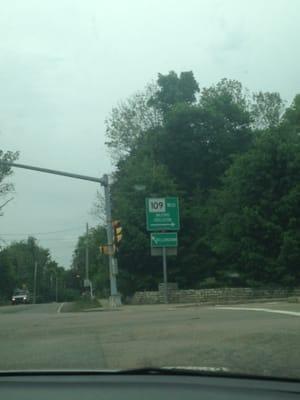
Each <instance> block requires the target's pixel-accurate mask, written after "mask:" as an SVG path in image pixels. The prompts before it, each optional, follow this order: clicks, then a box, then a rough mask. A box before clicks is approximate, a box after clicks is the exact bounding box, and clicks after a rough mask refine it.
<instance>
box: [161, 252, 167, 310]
mask: <svg viewBox="0 0 300 400" xmlns="http://www.w3.org/2000/svg"><path fill="white" fill-rule="evenodd" d="M162 256H163V271H164V298H165V299H164V300H165V303H166V304H167V303H168V273H167V254H166V248H165V247H163V248H162Z"/></svg>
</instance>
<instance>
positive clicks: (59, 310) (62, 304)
mask: <svg viewBox="0 0 300 400" xmlns="http://www.w3.org/2000/svg"><path fill="white" fill-rule="evenodd" d="M64 304H65V303H61V304H60V305H59V306H58V309H57V312H58V313H60V312H61V309H62V308H63V306H64Z"/></svg>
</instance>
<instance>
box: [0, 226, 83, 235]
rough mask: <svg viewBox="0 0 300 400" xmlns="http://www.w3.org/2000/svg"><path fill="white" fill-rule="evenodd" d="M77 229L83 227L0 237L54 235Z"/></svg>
mask: <svg viewBox="0 0 300 400" xmlns="http://www.w3.org/2000/svg"><path fill="white" fill-rule="evenodd" d="M77 229H82V225H80V227H79V226H77V227H74V228H68V229H62V230H59V231H51V232H23V233H22V232H20V233H16V232H14V233H1V232H0V237H1V236H30V235H52V234H56V233H62V232H69V231H75V230H77Z"/></svg>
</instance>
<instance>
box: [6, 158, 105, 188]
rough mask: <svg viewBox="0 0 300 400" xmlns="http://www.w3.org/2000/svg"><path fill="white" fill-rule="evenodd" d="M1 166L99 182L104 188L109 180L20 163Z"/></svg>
mask: <svg viewBox="0 0 300 400" xmlns="http://www.w3.org/2000/svg"><path fill="white" fill-rule="evenodd" d="M0 164H2V165H7V166H9V167H16V168H23V169H29V170H31V171H38V172H44V173H47V174H53V175H60V176H67V177H69V178H74V179H82V180H85V181H90V182H98V183H101V185H102V186H105V185H107V179H105V177H103V178H96V177H94V176H87V175H80V174H73V173H71V172H65V171H58V170H55V169H49V168H41V167H35V166H33V165H25V164H18V163H13V162H8V161H0Z"/></svg>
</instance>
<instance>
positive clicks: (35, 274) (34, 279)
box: [33, 261, 37, 304]
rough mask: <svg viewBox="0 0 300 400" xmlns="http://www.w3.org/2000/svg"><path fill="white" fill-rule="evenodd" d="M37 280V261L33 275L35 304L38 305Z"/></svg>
mask: <svg viewBox="0 0 300 400" xmlns="http://www.w3.org/2000/svg"><path fill="white" fill-rule="evenodd" d="M36 278H37V261H35V262H34V273H33V304H35V303H36Z"/></svg>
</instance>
